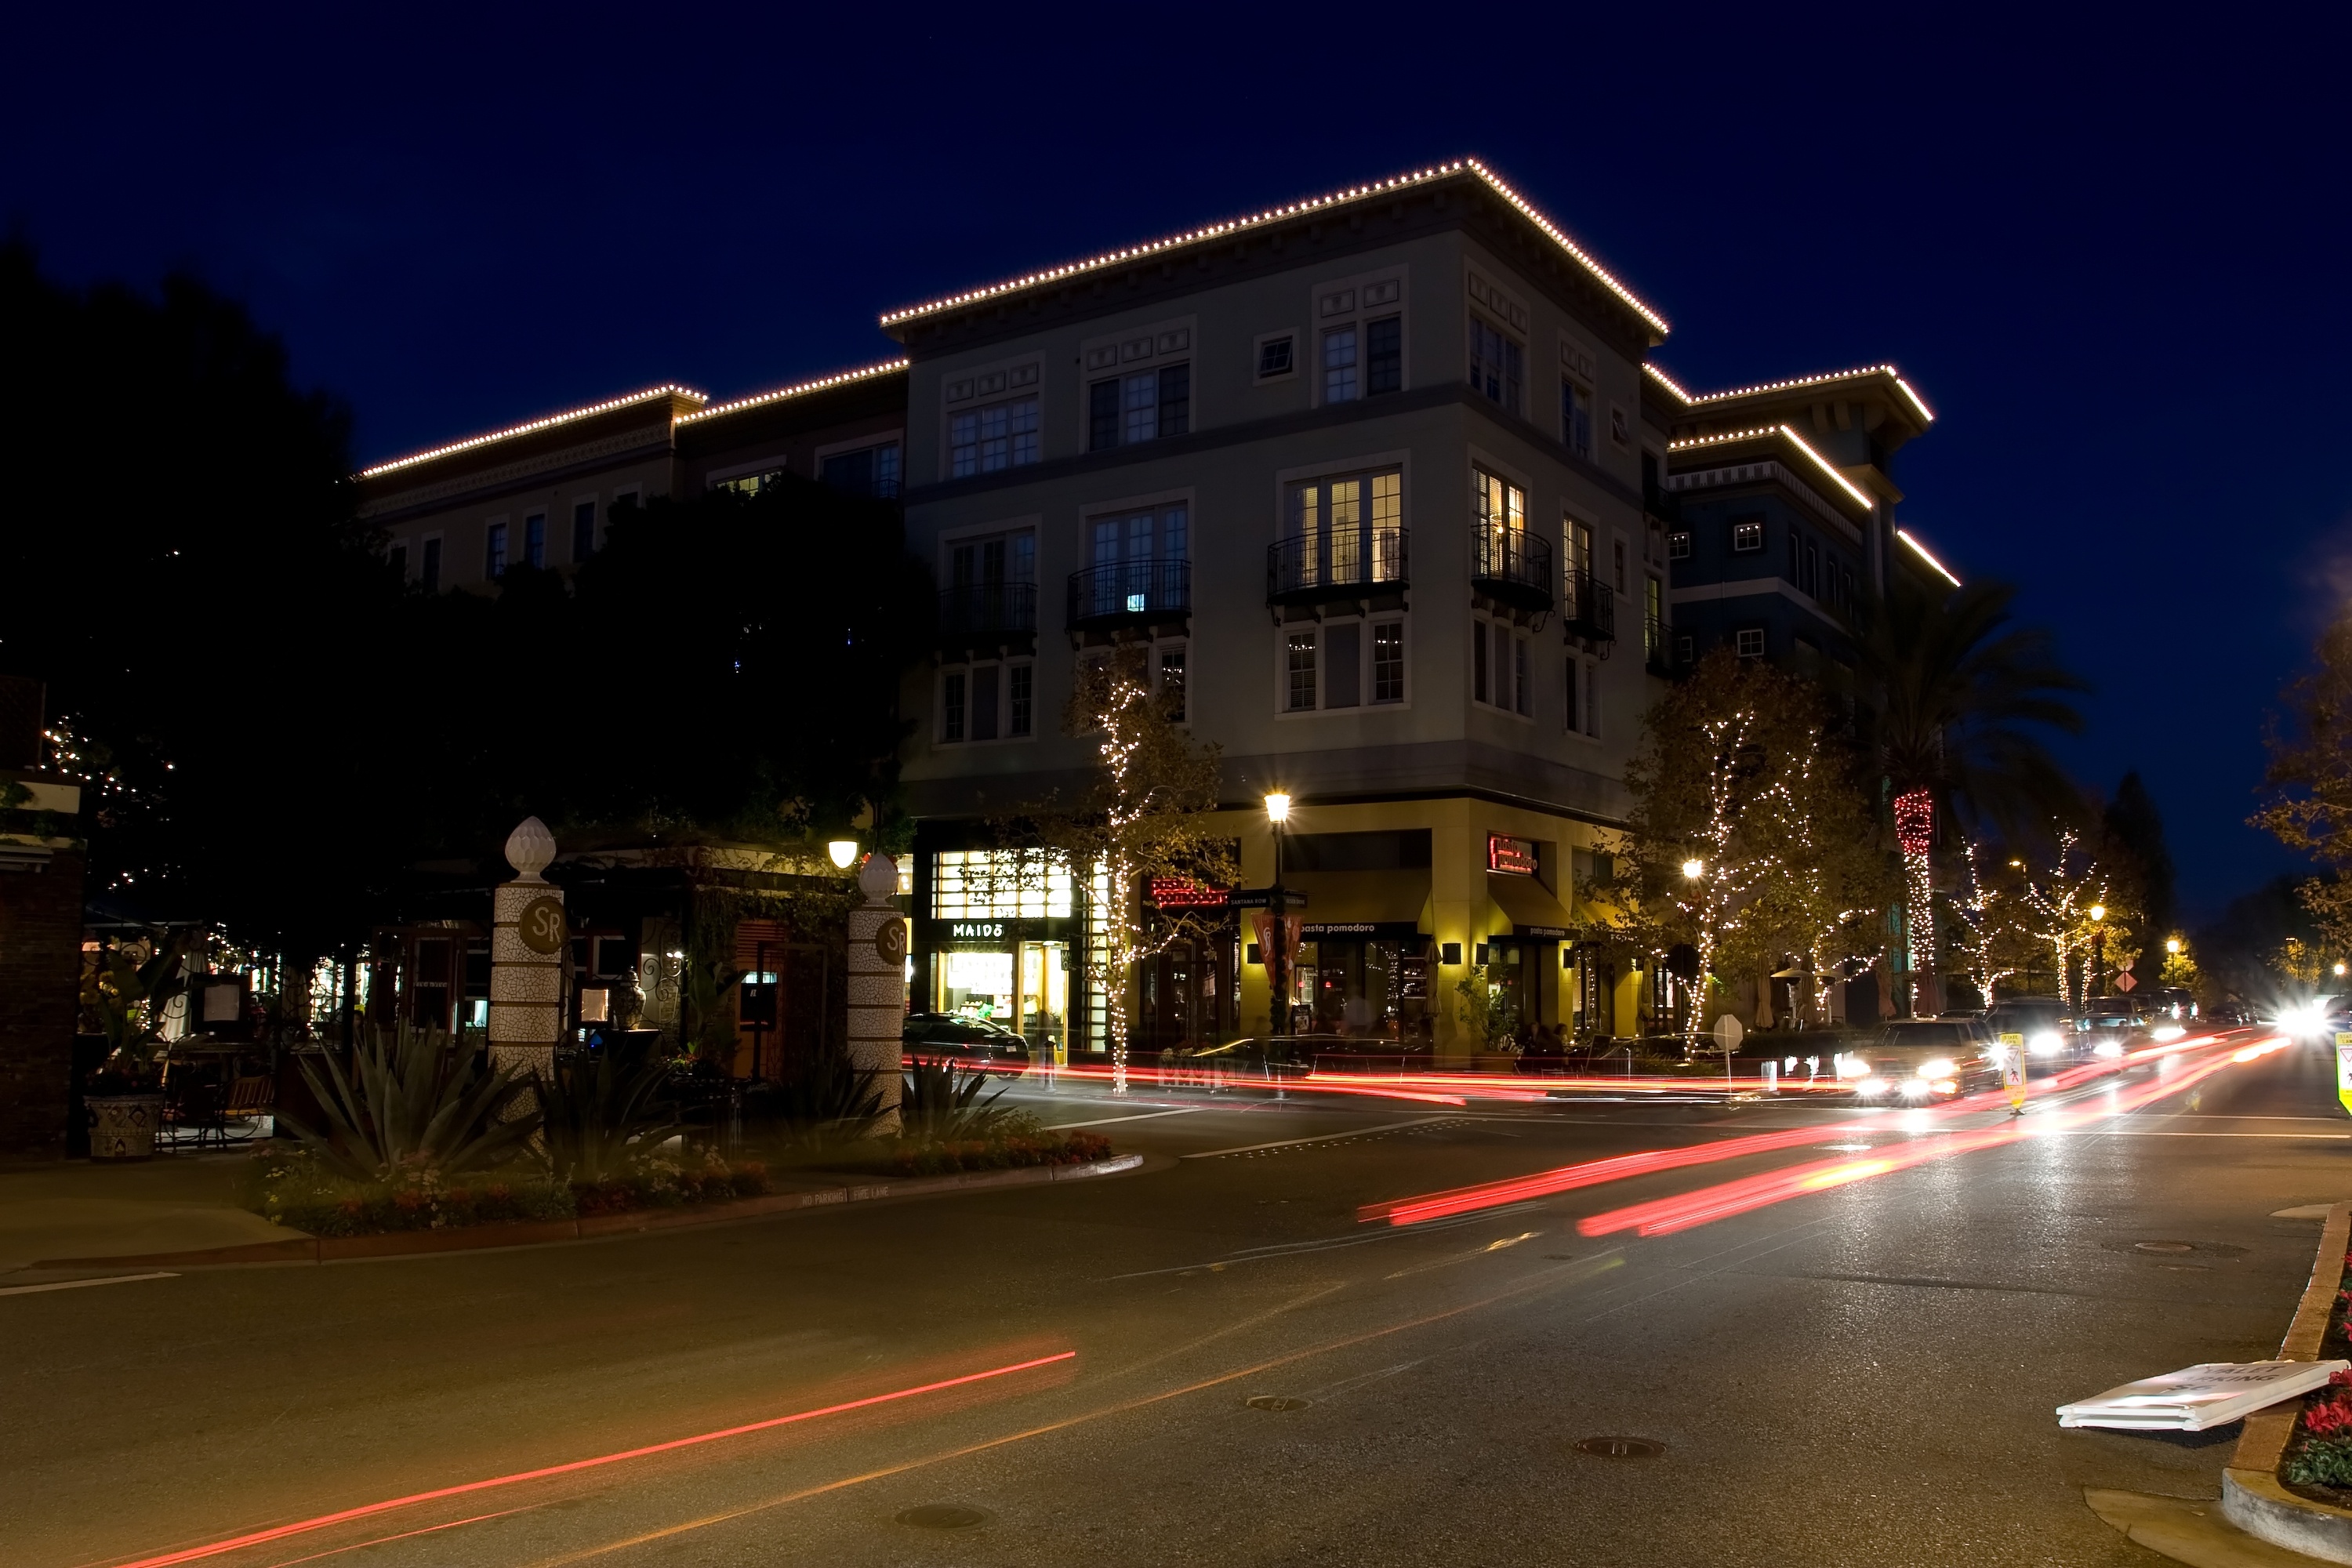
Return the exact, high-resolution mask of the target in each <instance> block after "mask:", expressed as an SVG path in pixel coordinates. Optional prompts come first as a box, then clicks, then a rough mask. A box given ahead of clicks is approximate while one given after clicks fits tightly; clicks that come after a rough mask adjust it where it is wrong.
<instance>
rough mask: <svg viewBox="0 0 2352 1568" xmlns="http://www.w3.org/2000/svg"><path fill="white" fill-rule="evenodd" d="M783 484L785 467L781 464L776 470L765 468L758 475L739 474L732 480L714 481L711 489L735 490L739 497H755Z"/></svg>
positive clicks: (711, 483)
mask: <svg viewBox="0 0 2352 1568" xmlns="http://www.w3.org/2000/svg"><path fill="white" fill-rule="evenodd" d="M783 482H784V468H783V465H782V464H781V463H779V464H778V465H777V466H776V467H775V468H765V469H762V470H761V472H759V473H756V474H738V475H736V476H735V477H734V478H733V479H713V480H712V481H711V482H710V488H711V489H714V490H733V491H734V492H735V493H736V494H737V495H739V496H755V495H759V494H761V492H762V491H764V490H767V489H770V488H771V487H772V486H776V485H780V484H782V483H783Z"/></svg>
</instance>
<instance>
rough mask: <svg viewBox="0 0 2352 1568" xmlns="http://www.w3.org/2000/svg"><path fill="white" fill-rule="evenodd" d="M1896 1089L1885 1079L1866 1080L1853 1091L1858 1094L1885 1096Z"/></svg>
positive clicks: (1856, 1085)
mask: <svg viewBox="0 0 2352 1568" xmlns="http://www.w3.org/2000/svg"><path fill="white" fill-rule="evenodd" d="M1894 1087H1895V1086H1894V1085H1893V1084H1890V1083H1888V1082H1887V1081H1886V1080H1885V1079H1883V1078H1866V1079H1863V1080H1862V1081H1861V1082H1860V1083H1858V1084H1855V1085H1854V1086H1853V1091H1854V1093H1856V1094H1885V1092H1886V1091H1887V1090H1888V1089H1892V1088H1894Z"/></svg>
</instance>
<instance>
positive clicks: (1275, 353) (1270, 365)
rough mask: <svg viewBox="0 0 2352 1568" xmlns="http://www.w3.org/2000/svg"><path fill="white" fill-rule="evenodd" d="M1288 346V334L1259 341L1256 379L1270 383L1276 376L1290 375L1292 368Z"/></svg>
mask: <svg viewBox="0 0 2352 1568" xmlns="http://www.w3.org/2000/svg"><path fill="white" fill-rule="evenodd" d="M1290 346H1291V336H1290V334H1289V333H1288V332H1284V333H1281V334H1280V335H1279V336H1276V337H1271V338H1262V339H1260V340H1259V342H1258V345H1257V378H1258V379H1259V380H1260V381H1272V380H1273V379H1274V378H1275V377H1276V376H1278V375H1288V374H1290V373H1291V370H1292V369H1293V366H1292V364H1291V363H1290Z"/></svg>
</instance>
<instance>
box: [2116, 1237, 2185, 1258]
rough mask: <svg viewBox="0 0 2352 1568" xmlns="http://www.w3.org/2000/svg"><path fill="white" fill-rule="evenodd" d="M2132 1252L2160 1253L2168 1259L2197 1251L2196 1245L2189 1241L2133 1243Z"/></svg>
mask: <svg viewBox="0 0 2352 1568" xmlns="http://www.w3.org/2000/svg"><path fill="white" fill-rule="evenodd" d="M2132 1250H2133V1251H2134V1252H2161V1253H2164V1254H2166V1255H2167V1256H2168V1257H2169V1256H2174V1255H2177V1254H2179V1253H2183V1252H2194V1251H2196V1250H2197V1244H2196V1243H2194V1242H2189V1241H2135V1242H2133V1243H2132Z"/></svg>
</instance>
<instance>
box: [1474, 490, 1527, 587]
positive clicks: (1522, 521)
mask: <svg viewBox="0 0 2352 1568" xmlns="http://www.w3.org/2000/svg"><path fill="white" fill-rule="evenodd" d="M1470 508H1471V514H1472V515H1473V516H1474V517H1475V518H1476V519H1477V526H1478V541H1479V543H1480V544H1481V545H1482V546H1483V547H1484V548H1483V550H1482V552H1481V555H1480V559H1481V560H1483V561H1485V562H1486V563H1488V564H1489V566H1490V568H1499V567H1507V565H1508V564H1511V563H1514V561H1515V558H1516V557H1517V556H1518V554H1519V549H1518V546H1519V540H1518V539H1517V535H1519V534H1521V533H1524V532H1525V531H1526V529H1527V526H1528V492H1527V491H1525V490H1523V489H1519V487H1518V486H1517V485H1515V484H1513V483H1511V482H1510V481H1509V480H1508V479H1501V478H1498V477H1496V475H1493V474H1490V473H1488V472H1487V471H1486V469H1484V468H1472V469H1471V470H1470ZM1537 586H1538V587H1540V586H1542V584H1537Z"/></svg>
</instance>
